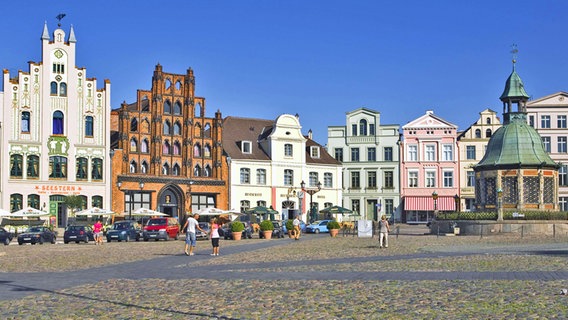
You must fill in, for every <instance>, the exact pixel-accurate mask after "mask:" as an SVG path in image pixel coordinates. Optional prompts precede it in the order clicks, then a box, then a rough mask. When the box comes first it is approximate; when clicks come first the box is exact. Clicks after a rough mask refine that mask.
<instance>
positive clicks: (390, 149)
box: [383, 147, 392, 161]
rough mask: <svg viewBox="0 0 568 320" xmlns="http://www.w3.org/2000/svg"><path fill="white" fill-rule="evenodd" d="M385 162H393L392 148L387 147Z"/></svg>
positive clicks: (385, 149)
mask: <svg viewBox="0 0 568 320" xmlns="http://www.w3.org/2000/svg"><path fill="white" fill-rule="evenodd" d="M383 150H384V154H385V159H384V160H385V161H392V147H385V148H384V149H383Z"/></svg>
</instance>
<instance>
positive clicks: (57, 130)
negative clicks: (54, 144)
mask: <svg viewBox="0 0 568 320" xmlns="http://www.w3.org/2000/svg"><path fill="white" fill-rule="evenodd" d="M52 132H53V134H63V112H61V111H55V112H54V113H53V131H52Z"/></svg>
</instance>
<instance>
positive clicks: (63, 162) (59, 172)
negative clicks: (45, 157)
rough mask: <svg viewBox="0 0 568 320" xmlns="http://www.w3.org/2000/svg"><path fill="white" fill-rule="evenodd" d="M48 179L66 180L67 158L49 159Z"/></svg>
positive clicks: (56, 157)
mask: <svg viewBox="0 0 568 320" xmlns="http://www.w3.org/2000/svg"><path fill="white" fill-rule="evenodd" d="M49 177H50V178H67V158H65V157H60V156H53V157H49Z"/></svg>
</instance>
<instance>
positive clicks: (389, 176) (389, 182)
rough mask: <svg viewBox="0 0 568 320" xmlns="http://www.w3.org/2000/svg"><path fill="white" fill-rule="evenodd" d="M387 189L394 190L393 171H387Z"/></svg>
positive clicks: (385, 174) (385, 173)
mask: <svg viewBox="0 0 568 320" xmlns="http://www.w3.org/2000/svg"><path fill="white" fill-rule="evenodd" d="M384 176H385V185H384V187H385V189H392V188H394V172H392V171H385V172H384Z"/></svg>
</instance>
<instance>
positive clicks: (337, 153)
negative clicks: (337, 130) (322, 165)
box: [333, 148, 343, 162]
mask: <svg viewBox="0 0 568 320" xmlns="http://www.w3.org/2000/svg"><path fill="white" fill-rule="evenodd" d="M333 151H334V153H335V160H337V161H341V162H343V148H335V149H334V150H333Z"/></svg>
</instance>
